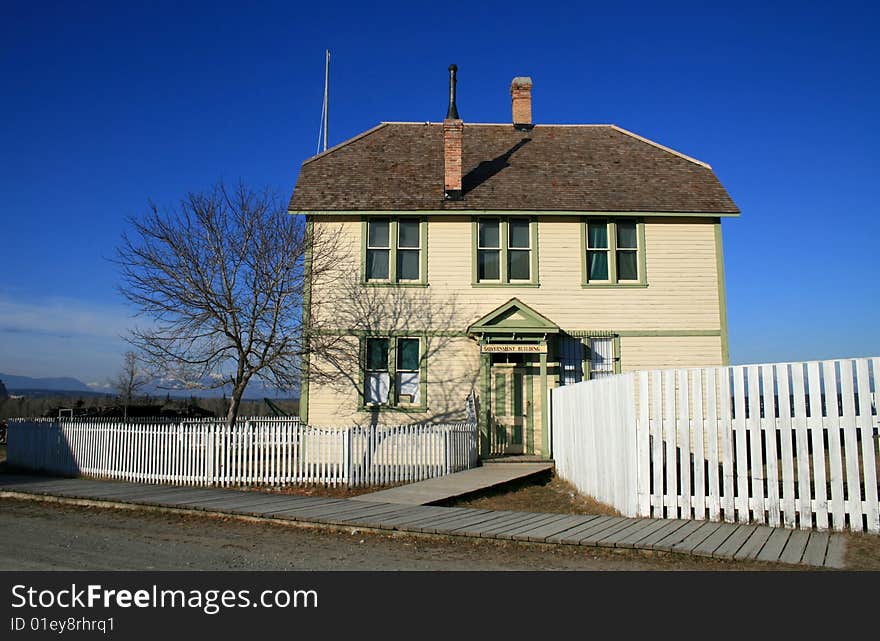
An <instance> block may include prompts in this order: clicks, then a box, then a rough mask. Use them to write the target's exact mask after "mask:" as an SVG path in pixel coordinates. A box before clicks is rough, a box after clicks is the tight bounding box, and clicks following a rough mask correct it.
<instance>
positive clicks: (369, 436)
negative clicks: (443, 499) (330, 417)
mask: <svg viewBox="0 0 880 641" xmlns="http://www.w3.org/2000/svg"><path fill="white" fill-rule="evenodd" d="M7 460H8V464H9V466H10V467H14V468H18V469H25V470H33V471H42V472H48V473H51V474H61V475H68V476H92V477H99V478H111V479H121V480H125V481H132V482H138V483H176V484H186V485H212V486H226V487H229V486H243V485H287V484H294V483H306V484H322V485H348V486H358V485H387V484H391V483H399V482H413V481H420V480H424V479H428V478H433V477H437V476H441V475H444V474H450V473H452V472H458V471H461V470H466V469H470V468H473V467H476V465H477V463H478V460H477V426H476V425H475V424H472V423H455V424H446V425H436V424H416V425H396V426H372V427H350V428H345V429H334V428H324V427H315V426H310V425H303V424H301V423H300V422H299V421H298V420H296V419H288V418H252V419H239V421H238V423H237V424H236V426H235V427H234V428H232V429H230V428H229V427H228V426H227V425H226V424H225V422H219V421H206V420H197V421H188V420H187V421H182V422H180V423H172V422H152V423H151V422H144V421H138V422H124V423H123V422H119V421H109V420H108V421H92V420H77V419H71V420H66V419H61V420H46V421H42V420H13V421H11V422H10V424H9V447H8V450H7Z"/></svg>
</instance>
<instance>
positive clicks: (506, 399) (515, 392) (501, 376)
mask: <svg viewBox="0 0 880 641" xmlns="http://www.w3.org/2000/svg"><path fill="white" fill-rule="evenodd" d="M531 384H532V381H531V376H530V375H528V374H527V373H526V369H525V368H524V367H522V366H521V365H518V364H507V363H497V364H493V366H492V382H491V386H490V387H491V395H492V425H491V426H490V437H491V444H490V447H491V452H492V454H493V455H501V454H522V453H523V452H525V439H524V434H525V432H526V430H527V429H528V428H529V427H530V426H531V425H532V421H531V420H530V418H531V417H530V414H531V410H532V408H531V400H530V399H531V396H532V395H531V394H528V393H527V391H528V388H529V386H531Z"/></svg>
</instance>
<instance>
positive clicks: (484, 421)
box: [479, 354, 492, 458]
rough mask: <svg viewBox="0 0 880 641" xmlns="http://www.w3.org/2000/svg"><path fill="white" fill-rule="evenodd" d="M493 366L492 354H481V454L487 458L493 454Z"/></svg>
mask: <svg viewBox="0 0 880 641" xmlns="http://www.w3.org/2000/svg"><path fill="white" fill-rule="evenodd" d="M491 368H492V355H491V354H480V383H481V385H480V416H479V423H480V456H481V457H483V458H485V457H488V456H489V455H490V454H491V451H490V447H489V445H490V441H489V423H490V421H489V416H490V412H491V410H492V399H491V398H490V396H489V394H490V391H489V371H490V370H491Z"/></svg>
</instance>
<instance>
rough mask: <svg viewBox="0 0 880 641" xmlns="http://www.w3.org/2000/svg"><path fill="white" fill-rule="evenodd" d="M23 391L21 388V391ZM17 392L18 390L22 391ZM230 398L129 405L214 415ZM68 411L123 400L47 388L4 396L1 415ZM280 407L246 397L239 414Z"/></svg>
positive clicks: (156, 399) (286, 402) (113, 410)
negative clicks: (13, 396)
mask: <svg viewBox="0 0 880 641" xmlns="http://www.w3.org/2000/svg"><path fill="white" fill-rule="evenodd" d="M18 393H20V392H18ZM18 393H17V394H18ZM271 403H272V404H273V405H274V406H275V407H276V408H278V409H279V410H281V411H284V412H287V413H289V414H293V415H296V414H297V413H298V412H299V401H298V400H297V399H272V400H271ZM228 404H229V401H228V399H226V398H225V397H219V398H196V397H195V396H191V397H189V398H178V397H171V396H170V395H167V396H165V397H161V396H141V397H138V398H136V399H135V400H133V401H132V402H131V403H130V404H129V406H128V415H129V416H143V415H144V414H145V413H149V414H157V415H173V414H184V415H193V416H194V415H208V416H210V415H214V416H225V415H226V409H227V407H228ZM62 410H67V411H65V412H64V414H68V413H71V412H69V410H74V411H73V412H72V413H73V414H74V415H92V416H114V415H116V414H118V415H119V416H120V417H121V416H122V411H123V403H122V401H121V400H120V399H119V398H118V397H116V396H113V395H110V394H90V393H88V392H86V393H80V392H72V393H64V392H55V393H51V392H46V391H45V390H43V391H42V393H40V394H35V395H26V396H25V395H23V396H22V397H21V398H7V399H3V400H0V419H6V418H19V417H37V416H43V417H56V416H58V413H59V411H62ZM275 415H276V411H273V409H272V408H271V407H270V406H269V405H268V404H267V403H266V402H265V401H263V400H262V399H259V400H257V399H250V400H243V401H242V402H241V410H240V411H239V416H275Z"/></svg>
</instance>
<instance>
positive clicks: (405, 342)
mask: <svg viewBox="0 0 880 641" xmlns="http://www.w3.org/2000/svg"><path fill="white" fill-rule="evenodd" d="M397 369H399V370H409V371H415V370H417V369H419V339H418V338H399V339H398V340H397Z"/></svg>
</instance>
